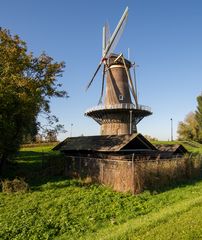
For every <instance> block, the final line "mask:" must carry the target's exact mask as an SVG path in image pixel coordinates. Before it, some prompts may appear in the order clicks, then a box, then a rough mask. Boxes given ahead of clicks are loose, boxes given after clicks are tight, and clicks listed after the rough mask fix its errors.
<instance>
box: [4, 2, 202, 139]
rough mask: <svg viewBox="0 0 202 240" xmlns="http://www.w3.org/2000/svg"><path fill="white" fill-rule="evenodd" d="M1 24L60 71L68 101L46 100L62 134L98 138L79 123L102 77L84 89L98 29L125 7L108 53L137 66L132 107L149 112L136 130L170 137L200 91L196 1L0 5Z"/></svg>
mask: <svg viewBox="0 0 202 240" xmlns="http://www.w3.org/2000/svg"><path fill="white" fill-rule="evenodd" d="M0 6H1V14H0V25H1V26H2V27H4V28H8V29H10V31H11V33H12V34H18V35H19V36H20V37H21V38H22V39H23V40H25V41H26V42H27V45H28V49H29V51H32V52H33V53H34V55H39V54H40V53H41V52H43V51H45V52H46V53H47V54H48V55H50V56H52V57H53V58H54V59H55V60H57V61H65V62H66V68H65V72H64V74H63V77H62V78H61V79H60V82H62V83H63V88H64V89H65V90H67V91H68V93H69V95H70V98H68V99H53V100H52V102H51V108H52V112H53V113H54V114H55V115H56V116H58V117H59V119H60V122H61V123H62V124H64V125H65V128H66V130H67V131H68V132H67V133H66V134H61V135H60V139H64V138H65V137H66V136H69V135H70V131H71V124H72V123H73V127H72V134H73V136H79V135H81V134H84V135H97V134H99V125H98V124H97V123H95V122H94V121H93V120H91V119H90V118H87V117H84V112H85V110H86V109H88V108H90V107H93V106H95V105H97V102H98V100H99V95H100V87H101V78H100V75H98V76H97V77H96V79H95V81H94V83H93V85H92V86H91V88H90V89H89V91H88V92H87V93H86V92H85V91H84V90H85V87H86V84H87V83H88V81H89V80H90V78H91V76H92V74H93V72H94V71H95V68H96V66H97V64H98V62H99V61H100V58H101V47H102V26H103V25H104V23H105V22H106V21H108V23H109V25H110V29H111V32H113V30H114V28H115V27H116V24H117V22H118V20H119V18H120V17H121V15H122V13H123V11H124V9H125V7H126V6H128V7H129V17H128V22H127V25H126V28H125V30H124V33H123V35H122V37H121V39H120V41H119V43H118V45H117V47H116V49H115V52H117V53H120V52H123V53H124V54H125V55H126V56H127V49H128V48H130V59H131V60H135V61H136V63H137V64H138V65H139V67H138V69H137V73H136V74H137V84H138V95H139V102H140V104H143V105H148V106H150V107H151V108H152V111H153V115H152V116H150V117H147V118H145V119H143V120H142V122H141V123H140V124H139V125H138V131H139V132H141V133H142V134H147V135H151V136H153V137H157V138H158V139H162V140H168V139H170V118H172V119H173V126H174V138H176V130H177V125H178V123H179V121H182V120H183V119H184V117H185V116H186V114H188V113H189V112H190V111H194V110H195V108H196V97H197V96H198V95H199V94H200V93H201V92H202V27H201V24H202V1H200V0H169V1H165V0H152V1H151V0H130V1H123V0H110V1H109V0H108V1H107V0H102V1H98V0H94V1H93V0H86V1H82V0H80V1H79V0H74V1H71V0H57V1H56V0H55V1H54V0H43V1H42V0H33V1H31V0H18V1H14V0H13V1H12V0H6V1H5V0H4V1H3V0H0Z"/></svg>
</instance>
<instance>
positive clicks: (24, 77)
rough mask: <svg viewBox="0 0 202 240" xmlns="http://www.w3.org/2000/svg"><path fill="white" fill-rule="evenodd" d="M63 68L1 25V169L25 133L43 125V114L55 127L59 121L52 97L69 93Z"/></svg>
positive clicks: (29, 132) (64, 95) (17, 147)
mask: <svg viewBox="0 0 202 240" xmlns="http://www.w3.org/2000/svg"><path fill="white" fill-rule="evenodd" d="M63 69H64V62H59V63H58V62H55V61H54V60H53V59H52V58H51V57H49V56H48V55H46V54H45V53H43V54H41V55H40V56H39V57H35V56H34V55H33V53H29V52H28V50H27V46H26V43H25V42H24V41H22V40H21V39H20V38H19V36H17V35H16V36H12V35H11V34H10V32H9V31H8V30H6V29H1V28H0V169H1V168H2V166H3V165H4V164H5V163H6V162H7V161H8V160H9V159H11V158H12V156H13V155H14V154H15V153H16V152H17V150H18V149H19V147H20V144H21V143H22V141H23V136H26V135H27V134H32V131H33V126H36V125H37V127H39V125H40V124H39V123H38V122H37V117H38V116H39V114H42V115H44V116H45V118H46V119H47V121H48V122H49V124H50V125H52V126H53V125H54V123H55V122H57V121H58V120H57V118H56V117H55V116H52V115H51V111H50V99H51V97H66V96H67V93H66V92H65V91H62V90H60V87H61V84H59V83H58V81H57V79H58V77H61V76H62V72H63ZM57 127H58V128H60V127H61V126H57Z"/></svg>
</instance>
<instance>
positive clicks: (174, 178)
mask: <svg viewBox="0 0 202 240" xmlns="http://www.w3.org/2000/svg"><path fill="white" fill-rule="evenodd" d="M65 175H66V176H68V177H71V178H81V179H84V180H85V179H88V181H92V182H98V183H100V184H104V185H106V186H109V187H111V188H112V189H114V190H115V191H120V192H131V193H133V194H136V193H140V192H142V191H144V190H146V189H149V190H158V189H161V188H164V187H167V186H169V185H171V184H175V183H180V182H182V181H185V180H188V179H195V178H200V177H201V176H202V156H198V157H183V158H172V159H156V160H148V159H146V158H145V159H140V158H138V159H137V158H135V156H134V155H131V156H130V158H129V157H128V156H127V158H125V159H124V158H123V159H122V160H120V158H118V159H115V158H114V159H103V158H93V157H80V156H68V157H67V160H66V161H65Z"/></svg>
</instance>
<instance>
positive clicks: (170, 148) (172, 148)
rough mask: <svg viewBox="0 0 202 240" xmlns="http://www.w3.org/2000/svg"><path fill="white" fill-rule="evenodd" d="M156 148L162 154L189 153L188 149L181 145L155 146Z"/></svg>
mask: <svg viewBox="0 0 202 240" xmlns="http://www.w3.org/2000/svg"><path fill="white" fill-rule="evenodd" d="M155 147H156V148H157V149H158V150H159V151H162V152H172V153H174V154H175V153H176V154H177V153H187V152H188V151H187V149H186V148H185V147H184V146H182V145H181V144H166V145H165V144H155Z"/></svg>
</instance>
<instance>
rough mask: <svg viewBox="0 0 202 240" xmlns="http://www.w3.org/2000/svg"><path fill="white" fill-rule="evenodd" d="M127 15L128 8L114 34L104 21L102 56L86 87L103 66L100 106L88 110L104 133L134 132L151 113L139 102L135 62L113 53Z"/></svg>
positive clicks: (87, 113) (87, 112)
mask: <svg viewBox="0 0 202 240" xmlns="http://www.w3.org/2000/svg"><path fill="white" fill-rule="evenodd" d="M127 18H128V7H126V9H125V11H124V13H123V15H122V17H121V19H120V21H119V23H118V25H117V27H116V28H115V30H114V32H113V34H112V35H111V36H110V34H109V27H108V25H107V24H105V26H104V27H103V44H102V57H101V60H100V62H99V64H98V66H97V68H96V71H95V72H94V74H93V76H92V78H91V80H90V82H89V83H88V85H87V87H86V90H88V88H89V87H90V86H91V84H92V83H93V81H94V80H95V78H96V75H97V73H98V71H99V70H100V69H101V67H102V66H103V70H102V87H101V94H100V98H99V105H98V106H96V107H94V108H92V109H89V110H87V111H86V112H85V115H86V116H88V117H92V118H93V119H94V120H95V121H96V122H98V123H99V124H100V125H101V134H102V135H120V134H132V133H134V132H137V127H136V125H137V124H138V123H139V122H140V121H141V120H142V119H143V118H144V117H145V116H149V115H151V114H152V113H151V110H150V108H149V107H146V106H143V105H140V104H139V103H138V98H137V85H136V77H135V67H136V65H135V63H131V62H130V61H129V60H127V59H125V58H124V56H123V54H122V53H120V54H114V53H112V52H113V51H114V48H115V47H116V45H117V43H118V41H119V39H120V36H121V34H122V32H123V30H124V27H125V25H126V21H127ZM131 68H132V69H133V70H134V77H133V79H132V77H131V76H132V75H131V71H130V70H131ZM105 78H106V94H105V99H104V103H102V98H103V93H104V85H105ZM133 82H135V84H134V83H133ZM131 96H132V99H131Z"/></svg>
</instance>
